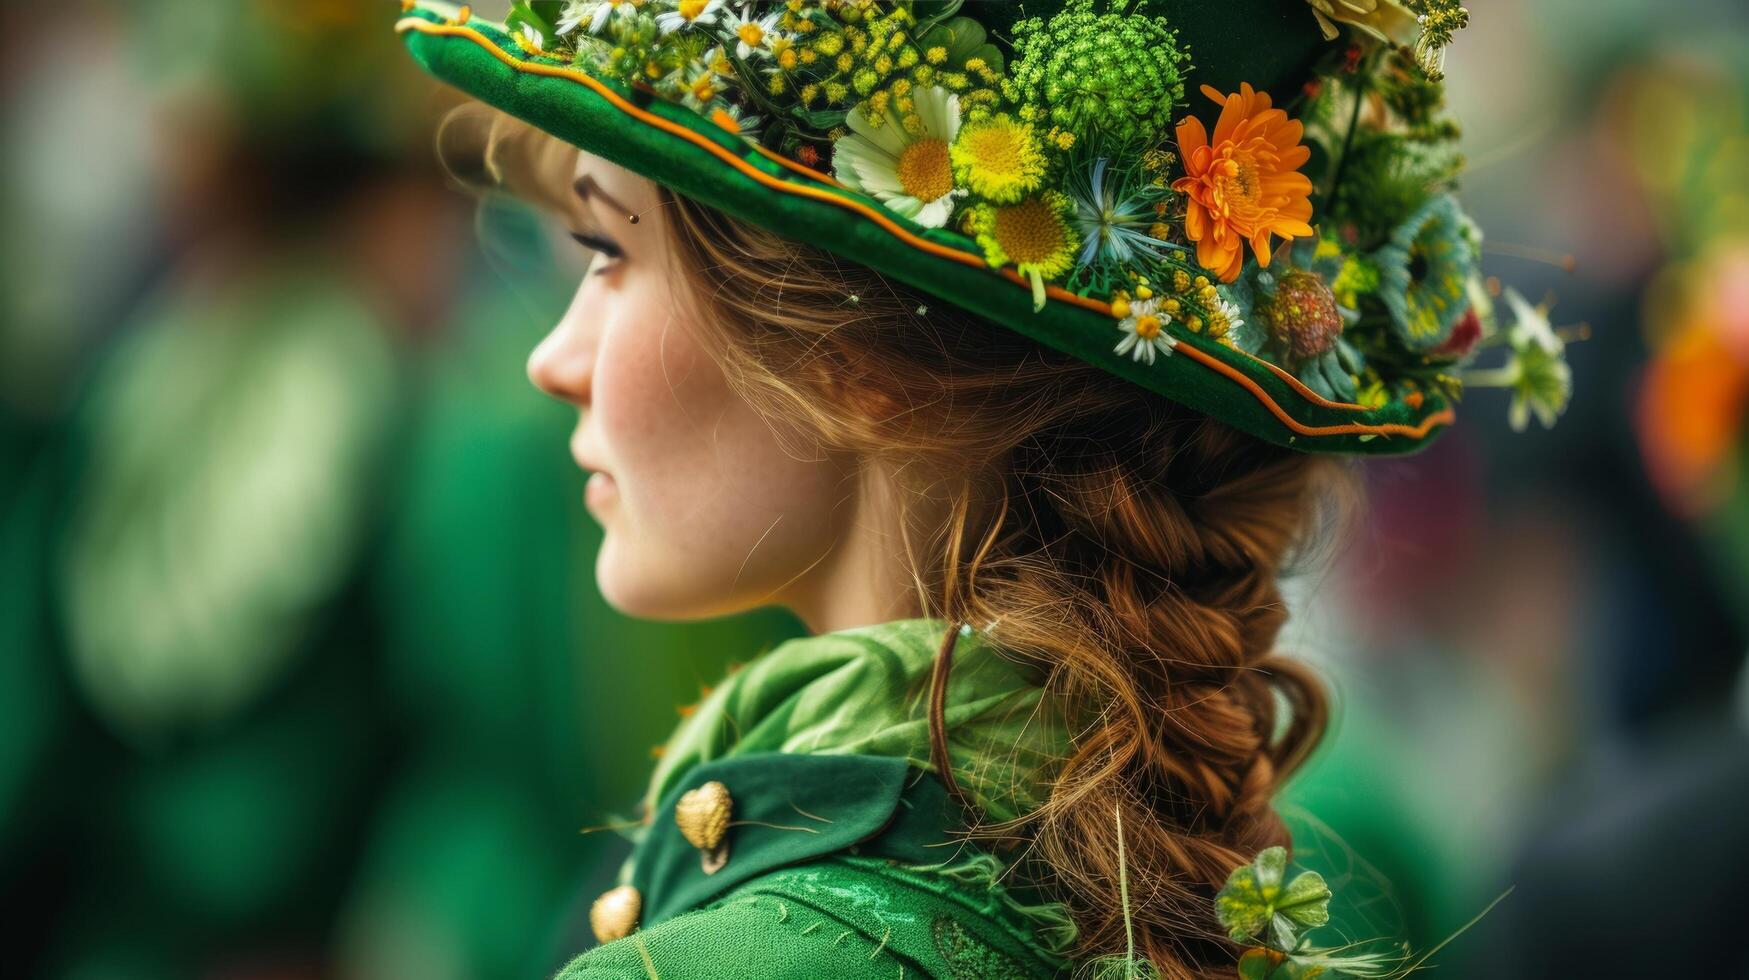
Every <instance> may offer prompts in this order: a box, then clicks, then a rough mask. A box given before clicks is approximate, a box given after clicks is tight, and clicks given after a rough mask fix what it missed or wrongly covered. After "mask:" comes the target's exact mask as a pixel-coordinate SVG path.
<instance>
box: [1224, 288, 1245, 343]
mask: <svg viewBox="0 0 1749 980" xmlns="http://www.w3.org/2000/svg"><path fill="white" fill-rule="evenodd" d="M1220 311H1221V314H1222V315H1223V316H1225V317H1226V318H1227V335H1228V336H1232V332H1233V331H1234V330H1237V329H1239V328H1240V327H1242V326H1244V325H1245V318H1244V317H1242V316H1240V315H1239V314H1240V313H1241V312H1242V311H1241V310H1240V309H1239V304H1238V303H1235V302H1233V301H1232V300H1230V299H1228V298H1226V297H1225V296H1222V297H1221V299H1220Z"/></svg>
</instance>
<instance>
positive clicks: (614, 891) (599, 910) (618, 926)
mask: <svg viewBox="0 0 1749 980" xmlns="http://www.w3.org/2000/svg"><path fill="white" fill-rule="evenodd" d="M643 912H644V896H643V895H641V894H639V893H638V890H637V889H636V888H633V887H632V886H630V885H621V886H619V887H618V888H610V889H608V890H607V891H604V892H602V893H601V897H600V898H597V899H596V900H595V904H594V905H591V906H589V928H591V929H593V930H595V938H596V939H597V940H599V941H601V942H604V943H611V942H613V941H614V940H615V939H624V938H625V937H627V936H629V935H631V934H632V930H633V929H636V928H637V926H638V916H640V915H642V914H643Z"/></svg>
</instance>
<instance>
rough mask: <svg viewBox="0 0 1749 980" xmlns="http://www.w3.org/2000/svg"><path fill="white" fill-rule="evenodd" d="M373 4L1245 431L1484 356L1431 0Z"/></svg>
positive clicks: (1453, 390)
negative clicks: (484, 9)
mask: <svg viewBox="0 0 1749 980" xmlns="http://www.w3.org/2000/svg"><path fill="white" fill-rule="evenodd" d="M403 7H404V14H403V16H402V17H401V19H400V20H399V22H398V23H397V25H396V27H397V30H398V31H400V32H401V34H402V36H403V37H404V38H405V40H406V43H407V45H408V47H409V49H410V50H411V51H412V53H413V55H414V57H415V58H416V59H417V60H418V61H419V62H420V63H421V64H422V65H424V66H425V67H426V68H427V69H428V70H430V71H431V72H432V74H434V75H436V76H437V77H438V78H440V79H443V80H444V81H446V82H449V83H450V84H452V85H455V86H456V87H458V88H460V89H461V90H463V91H464V92H467V93H468V94H470V95H472V96H474V97H475V98H478V99H480V100H481V101H484V102H486V103H488V104H490V105H492V106H495V107H497V108H499V109H502V110H504V111H506V112H508V113H510V114H511V115H514V116H516V117H518V118H521V119H523V120H525V121H527V122H529V123H531V124H532V125H534V126H537V127H539V128H540V129H542V130H544V131H546V132H548V133H550V134H552V135H554V136H556V137H559V138H560V139H563V140H565V141H567V142H569V143H571V144H573V145H575V146H578V147H580V148H582V149H584V150H587V151H589V152H591V153H594V154H596V155H599V156H601V157H603V158H606V159H608V160H610V161H612V162H614V163H616V164H619V165H621V166H623V167H626V168H627V169H629V170H632V171H634V172H636V173H639V174H642V175H644V176H646V177H649V178H650V179H652V180H654V181H656V182H657V183H659V184H662V185H664V186H666V187H668V188H670V189H672V190H673V191H675V192H677V193H680V194H683V195H685V196H687V197H690V198H692V199H694V200H696V201H699V202H701V203H704V204H706V205H709V206H711V207H713V208H716V209H718V210H721V211H723V212H725V213H727V214H730V215H732V216H734V217H736V218H739V219H741V220H744V221H747V222H750V223H752V224H755V225H759V226H761V227H764V228H768V229H771V230H773V231H776V232H778V233H780V234H782V235H784V236H785V237H788V238H790V239H793V240H795V241H799V242H803V243H806V244H808V245H812V246H815V247H818V248H821V249H824V250H826V251H829V252H833V253H836V254H839V255H842V256H845V257H848V258H851V259H853V260H855V261H856V262H858V263H861V264H863V265H866V266H869V267H871V268H873V269H875V270H877V271H879V272H881V273H883V274H885V275H887V276H889V277H891V278H893V279H895V280H898V281H901V282H904V283H906V284H908V285H910V286H912V287H914V288H916V289H918V290H920V291H922V292H925V293H927V294H930V295H932V296H935V297H937V298H939V299H941V300H943V301H945V302H949V303H952V304H954V305H955V306H958V307H960V308H963V309H966V310H969V311H971V312H973V313H976V314H979V315H981V316H984V317H986V318H988V319H990V320H992V321H994V322H996V323H999V324H1001V325H1003V326H1006V327H1008V328H1010V329H1013V330H1016V331H1019V332H1020V333H1022V334H1024V335H1025V336H1027V337H1030V338H1032V339H1034V340H1036V341H1038V342H1040V343H1042V344H1045V345H1047V346H1049V347H1052V348H1055V349H1057V350H1060V351H1063V352H1065V353H1068V354H1071V355H1073V356H1075V357H1078V358H1081V359H1083V360H1086V361H1088V362H1090V363H1092V364H1095V365H1098V366H1099V367H1101V368H1104V369H1106V370H1108V371H1110V372H1111V373H1113V374H1115V375H1118V376H1121V377H1123V378H1126V379H1128V380H1130V381H1133V382H1135V383H1137V384H1140V385H1142V386H1143V387H1145V388H1148V389H1150V390H1152V391H1155V392H1158V393H1160V394H1163V395H1165V396H1166V397H1168V398H1171V399H1173V400H1175V401H1178V402H1180V403H1183V404H1185V405H1188V406H1190V407H1193V408H1195V409H1197V410H1200V411H1203V412H1206V413H1208V414H1209V415H1211V416H1214V417H1215V418H1218V419H1220V420H1222V421H1224V422H1226V423H1228V424H1231V425H1233V426H1234V427H1236V428H1238V429H1241V430H1243V431H1245V432H1248V433H1251V434H1252V435H1255V436H1258V437H1260V438H1263V439H1266V440H1268V441H1270V442H1274V443H1278V444H1281V445H1286V446H1291V447H1294V448H1297V449H1302V450H1307V451H1326V452H1359V453H1402V452H1410V451H1413V450H1415V449H1418V448H1420V447H1421V446H1423V445H1425V444H1426V443H1427V441H1428V440H1429V439H1431V438H1432V437H1433V436H1434V435H1435V434H1437V433H1438V432H1440V431H1441V430H1442V429H1443V428H1444V427H1445V426H1447V425H1449V424H1450V423H1451V422H1452V421H1453V419H1454V417H1455V414H1454V411H1453V407H1452V406H1453V403H1454V402H1455V401H1456V399H1457V397H1458V395H1459V394H1460V393H1461V390H1462V387H1463V382H1464V377H1465V375H1466V373H1469V374H1471V375H1472V376H1475V377H1483V376H1484V375H1485V376H1486V378H1487V379H1488V381H1489V383H1495V384H1508V383H1510V380H1509V379H1510V378H1512V377H1513V374H1512V371H1513V370H1514V367H1515V365H1516V364H1517V356H1516V345H1514V347H1513V350H1514V352H1515V353H1513V354H1509V355H1508V357H1509V361H1508V363H1507V364H1506V365H1505V366H1503V367H1497V368H1494V369H1491V370H1490V371H1487V372H1477V371H1475V369H1473V368H1471V367H1470V364H1469V362H1470V360H1471V359H1472V358H1473V357H1474V356H1475V353H1476V352H1477V351H1478V350H1480V349H1482V348H1484V347H1488V346H1505V345H1506V344H1505V341H1506V339H1507V338H1509V337H1510V336H1512V335H1513V331H1509V330H1505V329H1502V328H1501V326H1500V325H1497V324H1496V323H1495V322H1494V319H1493V315H1492V304H1491V303H1490V302H1488V297H1487V293H1486V290H1485V289H1484V288H1483V286H1482V282H1483V280H1482V278H1481V276H1480V274H1479V272H1478V270H1477V259H1478V256H1479V246H1480V234H1479V232H1478V231H1477V229H1476V228H1475V226H1474V225H1473V224H1472V223H1471V222H1470V221H1469V220H1468V219H1467V218H1466V217H1465V216H1464V215H1463V213H1462V211H1461V210H1459V208H1458V206H1457V203H1456V200H1455V198H1453V197H1452V196H1451V190H1452V189H1453V187H1454V184H1455V179H1456V176H1457V172H1458V168H1459V163H1460V157H1459V156H1458V154H1457V152H1456V148H1455V142H1456V137H1457V135H1458V131H1457V128H1456V126H1455V125H1454V124H1453V123H1452V122H1451V121H1450V120H1449V119H1448V118H1447V117H1446V116H1445V114H1444V112H1443V102H1442V97H1441V86H1440V79H1439V71H1440V61H1441V59H1442V51H1443V46H1444V44H1445V43H1446V42H1447V41H1449V39H1450V35H1451V32H1452V31H1453V30H1454V29H1456V28H1457V27H1461V26H1462V25H1463V20H1464V18H1466V17H1467V14H1466V13H1464V11H1463V9H1462V8H1461V7H1458V6H1457V5H1456V0H1404V2H1399V0H1223V2H1220V3H1211V2H1207V0H1152V2H1135V0H1130V2H1127V3H1126V2H1125V0H1056V2H1046V3H1040V4H1037V5H1028V6H1027V7H1026V8H1025V9H1024V10H1022V9H1021V7H1020V5H1018V4H1008V3H961V2H957V0H948V2H924V0H917V2H914V3H912V2H876V0H824V2H821V0H788V2H771V0H765V2H744V3H736V4H729V3H726V2H724V0H568V2H557V0H518V2H516V3H513V4H512V5H511V13H510V15H509V17H508V18H507V20H506V22H504V23H494V22H490V21H486V20H482V19H480V18H478V17H475V16H473V15H472V13H471V11H470V10H469V9H468V8H466V7H459V8H458V7H456V6H454V5H451V4H446V3H438V2H434V0H418V2H413V0H405V2H404V3H403ZM1539 390H1540V391H1541V392H1543V393H1544V394H1545V395H1547V394H1548V391H1549V388H1548V386H1547V385H1544V386H1543V387H1542V388H1541V389H1539ZM1560 398H1561V401H1562V403H1563V404H1564V399H1565V389H1562V390H1561V391H1560ZM1558 407H1559V406H1557V411H1558Z"/></svg>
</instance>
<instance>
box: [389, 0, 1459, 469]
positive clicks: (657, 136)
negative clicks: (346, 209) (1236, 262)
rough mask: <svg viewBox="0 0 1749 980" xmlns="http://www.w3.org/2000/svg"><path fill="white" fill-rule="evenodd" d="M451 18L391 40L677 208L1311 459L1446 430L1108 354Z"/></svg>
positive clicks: (1087, 327)
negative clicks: (741, 224) (875, 276)
mask: <svg viewBox="0 0 1749 980" xmlns="http://www.w3.org/2000/svg"><path fill="white" fill-rule="evenodd" d="M459 13H465V10H463V11H460V12H459ZM459 13H458V12H457V11H456V10H455V9H454V8H449V7H447V5H442V6H440V5H438V4H424V3H422V4H419V5H416V6H414V7H412V8H411V9H409V10H407V11H406V12H405V13H404V15H403V16H402V17H401V19H400V20H399V21H398V22H397V24H396V30H397V31H399V32H400V33H401V35H402V37H403V38H404V39H405V41H406V44H407V47H408V49H409V50H410V52H411V53H412V55H413V57H414V58H415V59H416V60H417V61H418V62H419V63H420V64H421V65H422V66H424V68H425V69H426V70H427V71H429V72H430V73H431V74H432V75H434V76H436V77H437V78H439V79H441V80H442V81H444V82H447V83H449V84H450V85H453V86H455V87H456V88H458V89H460V90H461V91H463V92H465V93H467V94H468V95H470V96H472V97H473V98H476V99H478V100H480V101H482V102H484V103H486V104H488V105H490V106H493V107H495V108H497V109H500V110H502V111H504V112H507V113H509V114H510V115H512V116H515V117H517V118H519V119H522V120H523V121H525V122H527V123H529V124H530V125H533V126H535V127H538V128H539V129H541V130H543V131H545V132H547V133H549V134H551V135H553V136H555V137H557V138H559V139H562V140H564V141H566V142H568V143H570V144H572V145H574V146H577V147H579V148H581V149H583V150H586V151H588V152H590V153H593V154H596V155H597V156H600V157H602V158H604V159H607V160H610V161H612V162H613V163H616V164H618V165H620V166H622V167H625V168H626V169H628V170H631V171H633V172H635V173H638V174H641V175H643V176H645V177H648V178H650V179H651V180H654V181H655V182H657V183H659V184H661V185H663V186H665V187H667V188H669V189H671V190H673V191H674V192H676V193H679V194H682V195H685V196H686V197H689V198H691V199H693V200H696V201H698V202H700V203H702V204H705V205H707V206H710V207H713V208H716V209H718V210H721V211H723V212H725V213H727V214H729V215H732V216H734V217H735V218H738V219H740V220H743V221H746V222H749V223H751V224H754V225H757V226H760V227H763V228H767V229H770V230H772V231H775V232H777V233H779V234H781V235H783V236H784V237H786V238H790V239H792V240H794V241H798V242H802V243H805V244H808V245H812V246H814V247H816V248H820V249H823V250H825V251H828V252H831V253H834V254H837V255H841V256H843V257H845V258H848V259H851V260H853V261H855V262H858V263H860V264H862V265H866V266H868V267H870V268H873V269H875V270H876V271H878V272H881V273H883V274H885V275H887V276H889V277H891V278H893V279H895V280H897V281H900V282H903V283H905V284H906V285H908V286H911V287H913V288H915V289H917V290H919V291H921V292H923V293H926V294H928V295H930V296H933V297H936V298H938V299H940V300H942V301H944V302H947V303H951V304H953V305H954V306H957V307H960V308H962V309H965V310H968V311H970V312H972V313H975V314H977V315H979V316H983V317H986V318H988V319H989V320H992V321H994V322H996V323H998V324H1001V325H1002V326H1005V327H1007V328H1009V329H1012V330H1015V331H1017V332H1019V333H1021V334H1022V335H1024V336H1026V337H1029V338H1031V339H1032V340H1034V341H1037V342H1038V343H1041V344H1044V345H1046V346H1048V347H1051V348H1054V349H1056V350H1058V351H1061V352H1063V353H1065V354H1069V355H1071V356H1073V357H1077V358H1080V359H1082V360H1085V361H1087V362H1089V363H1091V364H1094V365H1097V366H1099V367H1101V368H1104V369H1105V370H1107V371H1109V372H1111V373H1112V374H1114V375H1116V376H1119V377H1122V378H1124V379H1125V380H1128V381H1131V382H1133V383H1135V384H1138V385H1141V386H1142V387H1144V388H1146V389H1148V390H1150V391H1154V392H1157V393H1159V394H1161V395H1163V396H1165V397H1167V398H1169V399H1172V400H1173V401H1176V402H1179V403H1180V404H1183V405H1186V406H1188V407H1191V408H1194V409H1196V410H1198V411H1202V412H1206V413H1207V414H1209V415H1211V416H1213V417H1215V418H1217V419H1219V420H1221V421H1223V422H1226V423H1227V424H1229V425H1232V426H1233V427H1235V428H1237V429H1239V430H1241V431H1244V432H1246V433H1249V434H1251V435H1253V436H1256V437H1258V438H1260V439H1264V440H1266V441H1268V442H1272V443H1275V444H1278V445H1282V446H1288V447H1291V448H1294V449H1299V450H1303V451H1308V452H1341V453H1366V454H1392V453H1406V452H1413V451H1415V450H1416V449H1419V448H1421V446H1423V445H1424V444H1425V443H1426V442H1427V441H1429V439H1431V438H1432V436H1433V435H1434V434H1436V433H1438V432H1439V431H1440V430H1441V429H1442V428H1443V427H1444V426H1446V425H1448V424H1450V423H1451V422H1452V421H1453V419H1454V417H1455V413H1454V412H1453V410H1452V407H1451V405H1450V404H1449V403H1448V402H1447V401H1446V400H1445V399H1444V398H1442V397H1440V396H1438V395H1435V394H1428V395H1425V396H1423V397H1421V398H1420V399H1418V403H1417V404H1410V402H1409V400H1407V399H1396V400H1394V401H1391V402H1387V403H1386V404H1384V405H1382V406H1377V407H1367V406H1364V405H1359V404H1349V403H1343V402H1336V401H1331V400H1329V399H1326V398H1324V397H1322V396H1320V395H1318V394H1317V393H1316V392H1314V391H1312V390H1311V389H1310V388H1308V387H1306V385H1305V384H1304V383H1302V382H1301V381H1300V380H1299V379H1297V378H1295V377H1294V376H1293V375H1291V374H1289V373H1288V372H1287V371H1285V370H1283V369H1282V368H1280V367H1278V366H1277V365H1274V364H1271V363H1269V362H1267V361H1265V360H1263V359H1261V358H1258V357H1254V356H1252V355H1250V354H1247V353H1245V352H1243V351H1239V350H1235V349H1233V348H1231V347H1228V346H1226V345H1224V344H1221V343H1219V342H1218V341H1214V340H1211V339H1209V338H1207V337H1204V336H1201V335H1199V334H1196V333H1192V332H1190V331H1189V330H1186V329H1184V328H1183V327H1182V326H1181V325H1179V324H1177V323H1173V324H1171V325H1170V326H1169V327H1168V329H1169V330H1171V332H1172V336H1173V337H1174V338H1175V339H1176V340H1177V341H1178V344H1177V347H1176V349H1175V350H1174V351H1173V352H1172V353H1171V354H1170V355H1167V356H1162V357H1157V358H1155V359H1154V361H1153V363H1151V364H1145V363H1142V362H1139V361H1136V360H1134V359H1133V358H1131V357H1130V356H1128V355H1124V354H1118V353H1115V352H1114V350H1113V348H1114V346H1115V345H1116V343H1117V341H1118V340H1119V339H1120V338H1121V337H1122V336H1123V334H1122V332H1121V330H1120V329H1119V328H1118V326H1117V323H1118V321H1117V320H1116V319H1114V318H1113V317H1112V315H1111V312H1110V305H1109V304H1108V303H1107V302H1105V301H1102V300H1100V299H1097V298H1093V297H1086V296H1078V295H1075V294H1074V293H1071V292H1068V291H1066V290H1063V289H1061V288H1058V287H1055V286H1052V287H1048V295H1047V300H1046V303H1045V306H1044V308H1043V309H1041V310H1037V311H1035V310H1034V309H1033V302H1032V291H1031V286H1030V284H1029V283H1028V281H1027V280H1026V279H1025V277H1023V276H1021V275H1020V274H1019V273H1017V272H1016V271H1015V270H1013V269H1012V268H1002V269H995V268H991V267H990V266H989V264H988V263H987V262H986V261H985V260H984V256H983V253H982V251H981V250H980V249H979V248H978V247H977V245H976V243H974V242H973V241H972V240H971V239H969V238H967V237H966V236H965V235H962V234H959V233H958V232H955V231H952V230H950V229H946V228H923V227H920V226H918V225H916V224H914V223H912V222H911V221H909V220H908V219H905V218H903V217H901V216H899V215H897V214H895V213H893V212H891V211H889V210H887V209H886V208H885V207H884V206H883V205H881V204H880V203H879V202H878V201H876V200H874V199H873V198H871V197H868V196H866V195H864V194H861V193H858V192H855V191H851V190H849V189H847V188H845V187H843V186H842V185H840V184H838V183H837V182H836V181H834V180H833V179H832V178H831V177H830V176H828V175H827V174H824V173H820V172H817V171H814V170H811V169H809V168H807V167H804V166H802V165H801V164H800V163H797V162H795V161H793V160H789V159H787V158H784V157H782V156H780V155H778V154H775V153H771V152H769V151H767V150H765V149H764V148H763V147H760V146H758V145H756V144H754V143H753V142H752V141H750V140H747V139H745V138H743V137H741V136H739V135H737V134H734V133H730V132H729V131H727V130H726V129H723V128H722V127H720V126H717V125H716V124H715V123H712V122H711V121H710V120H708V119H705V118H704V117H703V116H700V115H699V114H698V113H696V112H693V111H692V110H690V109H688V108H686V107H684V106H680V105H676V104H674V103H671V102H668V101H666V100H664V99H661V98H658V97H656V96H655V95H654V94H652V93H649V92H643V91H637V90H631V89H627V88H625V87H623V86H620V85H617V84H615V83H613V82H610V81H607V80H603V79H600V78H596V77H594V76H592V75H590V74H589V73H587V72H585V71H583V70H582V69H580V68H577V67H574V66H572V65H569V64H567V63H565V62H563V61H561V60H558V59H554V58H547V57H542V56H540V55H536V54H531V53H529V52H528V51H525V50H523V48H522V47H521V46H520V45H518V44H517V43H516V42H515V41H514V40H513V39H512V38H511V37H510V36H509V34H508V33H507V32H506V30H505V29H504V27H503V26H502V25H499V24H494V23H492V22H490V21H485V20H482V19H480V18H476V17H468V18H467V19H466V20H465V21H464V20H461V19H459Z"/></svg>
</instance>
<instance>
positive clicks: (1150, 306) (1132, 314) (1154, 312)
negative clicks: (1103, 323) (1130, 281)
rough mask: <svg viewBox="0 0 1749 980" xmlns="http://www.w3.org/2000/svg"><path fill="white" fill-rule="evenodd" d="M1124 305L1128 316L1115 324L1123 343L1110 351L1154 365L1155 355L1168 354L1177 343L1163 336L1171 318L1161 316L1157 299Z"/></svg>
mask: <svg viewBox="0 0 1749 980" xmlns="http://www.w3.org/2000/svg"><path fill="white" fill-rule="evenodd" d="M1126 305H1127V306H1128V310H1127V314H1128V315H1126V316H1125V317H1124V318H1123V319H1121V320H1119V321H1118V323H1117V328H1118V329H1119V330H1122V331H1123V339H1122V340H1119V341H1118V342H1117V346H1116V347H1114V348H1112V353H1114V354H1118V355H1123V354H1128V355H1130V356H1131V357H1133V358H1135V359H1136V360H1138V361H1141V362H1143V363H1144V364H1152V363H1154V356H1155V355H1156V354H1158V355H1160V356H1165V355H1168V354H1171V353H1172V349H1173V348H1174V347H1177V346H1178V341H1177V340H1175V339H1173V337H1172V335H1171V334H1169V333H1167V332H1166V324H1168V323H1170V322H1172V317H1171V315H1170V314H1167V313H1163V312H1161V310H1160V299H1159V297H1149V298H1148V299H1132V300H1128V301H1127V304H1126Z"/></svg>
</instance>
